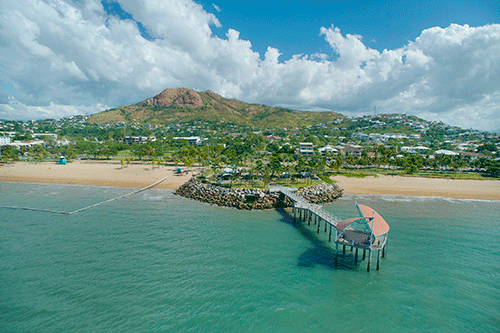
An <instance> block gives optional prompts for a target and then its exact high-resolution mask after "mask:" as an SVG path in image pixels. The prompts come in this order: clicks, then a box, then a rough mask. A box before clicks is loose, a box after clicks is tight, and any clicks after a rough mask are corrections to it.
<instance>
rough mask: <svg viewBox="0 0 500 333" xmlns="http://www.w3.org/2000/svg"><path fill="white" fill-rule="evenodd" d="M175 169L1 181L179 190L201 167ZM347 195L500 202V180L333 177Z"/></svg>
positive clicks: (73, 172) (69, 168)
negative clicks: (153, 185)
mask: <svg viewBox="0 0 500 333" xmlns="http://www.w3.org/2000/svg"><path fill="white" fill-rule="evenodd" d="M176 169H177V168H176V167H173V166H168V167H167V166H160V167H157V166H155V167H154V168H153V167H152V165H151V164H130V165H127V166H122V165H120V164H119V163H117V162H110V163H108V162H103V161H99V162H94V161H74V162H71V163H68V164H66V165H59V164H56V163H53V162H52V163H49V162H47V163H37V164H35V163H25V162H17V163H14V164H3V165H1V166H0V181H10V182H30V183H57V184H80V185H95V186H115V187H135V188H142V187H146V186H148V185H150V184H152V183H154V182H156V181H158V180H160V179H162V178H164V177H167V176H168V178H167V179H166V180H165V181H163V182H162V183H160V184H158V185H156V186H155V188H159V189H169V190H175V189H177V188H178V187H179V186H180V185H182V184H184V183H185V182H186V181H188V180H189V179H190V178H191V177H192V176H193V174H198V173H199V172H200V168H197V167H190V168H184V167H182V170H183V172H182V174H177V173H176ZM332 179H333V180H335V181H336V182H337V184H338V185H339V186H340V187H341V188H343V189H344V193H346V194H389V195H405V196H427V197H446V198H457V199H482V200H500V180H456V179H435V178H432V179H431V178H418V177H398V176H378V177H365V178H347V177H343V176H335V177H332Z"/></svg>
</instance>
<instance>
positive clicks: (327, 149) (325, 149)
mask: <svg viewBox="0 0 500 333" xmlns="http://www.w3.org/2000/svg"><path fill="white" fill-rule="evenodd" d="M318 151H319V152H320V153H321V154H323V155H325V152H329V153H330V154H337V153H338V152H339V151H338V150H337V149H335V148H333V147H332V146H330V145H327V146H325V147H322V148H319V149H318Z"/></svg>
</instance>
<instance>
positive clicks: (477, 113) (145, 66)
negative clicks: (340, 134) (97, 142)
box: [0, 0, 500, 130]
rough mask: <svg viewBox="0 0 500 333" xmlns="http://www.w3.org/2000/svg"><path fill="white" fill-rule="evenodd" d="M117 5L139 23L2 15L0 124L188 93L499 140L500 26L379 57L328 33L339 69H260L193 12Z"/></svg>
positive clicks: (303, 63)
mask: <svg viewBox="0 0 500 333" xmlns="http://www.w3.org/2000/svg"><path fill="white" fill-rule="evenodd" d="M119 2H120V5H121V6H122V8H123V9H124V10H125V11H127V12H128V13H130V14H131V16H132V17H133V20H132V19H127V20H122V19H119V18H118V17H116V16H111V15H108V14H107V13H106V12H105V10H104V8H103V6H102V4H101V2H100V1H97V0H92V1H91V0H87V1H83V2H74V1H69V0H66V1H65V0H38V1H37V0H20V1H8V2H6V3H2V6H1V12H0V117H1V118H17V119H19V118H43V117H48V116H49V115H51V114H56V113H57V116H62V115H64V112H67V114H73V113H74V112H79V111H81V110H83V106H84V105H87V106H88V108H89V110H95V111H99V110H98V109H96V107H97V106H99V105H100V104H104V105H110V106H118V105H123V104H130V103H135V102H138V101H140V100H142V99H145V98H148V97H150V96H152V95H154V94H156V93H158V92H159V91H161V90H163V89H165V88H171V87H188V88H194V89H197V90H207V89H210V90H213V91H215V92H217V93H219V94H222V95H224V96H225V97H230V98H239V99H242V100H244V101H248V102H258V103H265V104H272V105H287V106H289V107H293V108H297V109H303V110H333V111H340V112H343V113H349V112H353V113H354V112H356V113H360V112H372V110H373V106H374V105H377V109H378V110H379V112H407V113H411V114H415V115H420V116H425V117H427V118H429V119H442V120H446V119H447V120H448V121H449V122H450V123H452V124H455V125H459V126H462V127H467V128H468V127H471V126H473V127H477V128H480V129H486V130H500V98H499V97H498V96H499V94H500V82H499V78H500V25H497V24H494V25H486V26H482V27H469V26H467V25H464V26H461V25H456V24H452V25H450V26H449V27H446V28H440V27H434V28H430V29H426V30H424V31H422V33H421V35H420V36H419V37H418V38H416V39H415V40H414V41H410V42H408V44H407V45H406V46H404V47H402V48H399V49H395V50H384V51H382V52H379V51H377V50H375V49H371V48H370V47H367V46H366V45H365V44H364V43H363V40H362V38H361V36H357V35H350V34H347V35H342V33H341V31H340V30H339V29H338V28H336V27H334V26H331V27H329V28H321V29H320V37H319V38H324V39H325V40H326V41H327V42H328V44H329V45H330V46H331V47H332V49H333V50H334V51H335V52H336V53H337V54H338V57H336V58H335V59H329V58H328V57H327V56H326V55H324V54H313V55H307V54H306V55H296V56H294V57H292V58H291V59H281V58H280V56H281V54H280V52H279V50H277V49H275V48H272V47H269V48H268V49H267V51H266V53H265V55H264V57H263V59H261V57H260V55H259V54H258V53H257V52H254V51H253V49H252V44H251V41H246V40H242V39H240V36H239V32H238V31H235V30H233V29H229V30H228V31H227V34H226V37H225V38H219V37H216V36H214V35H213V34H212V28H213V27H220V23H219V21H218V20H217V18H216V17H215V16H214V15H213V14H210V13H208V12H206V11H205V10H204V9H203V8H202V6H201V5H199V4H197V3H195V2H193V1H191V0H121V1H119ZM214 8H215V7H214ZM136 21H139V22H141V24H142V26H144V27H145V29H146V30H147V34H148V35H149V36H151V37H152V38H150V39H145V38H144V37H143V35H141V31H140V29H139V27H138V25H137V23H136ZM2 86H9V87H12V89H9V92H7V91H6V90H3V91H2V88H1V87H2ZM12 91H13V93H12ZM11 93H12V94H13V95H14V96H10V99H9V95H10V94H11ZM13 97H15V99H14V100H15V101H16V102H13V99H12V98H13ZM71 105H79V106H78V107H71ZM473 116H474V117H476V118H474V119H480V120H477V121H476V120H473Z"/></svg>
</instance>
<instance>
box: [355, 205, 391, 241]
mask: <svg viewBox="0 0 500 333" xmlns="http://www.w3.org/2000/svg"><path fill="white" fill-rule="evenodd" d="M358 207H359V210H360V212H361V214H362V215H363V217H364V218H365V219H366V221H368V224H369V226H370V228H371V229H372V232H373V234H374V235H375V236H380V235H383V234H386V233H388V232H389V225H388V224H387V222H386V221H385V220H384V218H383V217H382V216H380V214H379V213H377V212H376V211H375V210H373V209H372V208H370V207H368V206H365V205H358ZM372 218H373V219H372Z"/></svg>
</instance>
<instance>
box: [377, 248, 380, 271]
mask: <svg viewBox="0 0 500 333" xmlns="http://www.w3.org/2000/svg"><path fill="white" fill-rule="evenodd" d="M379 269H380V250H378V251H377V271H378V270H379Z"/></svg>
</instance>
